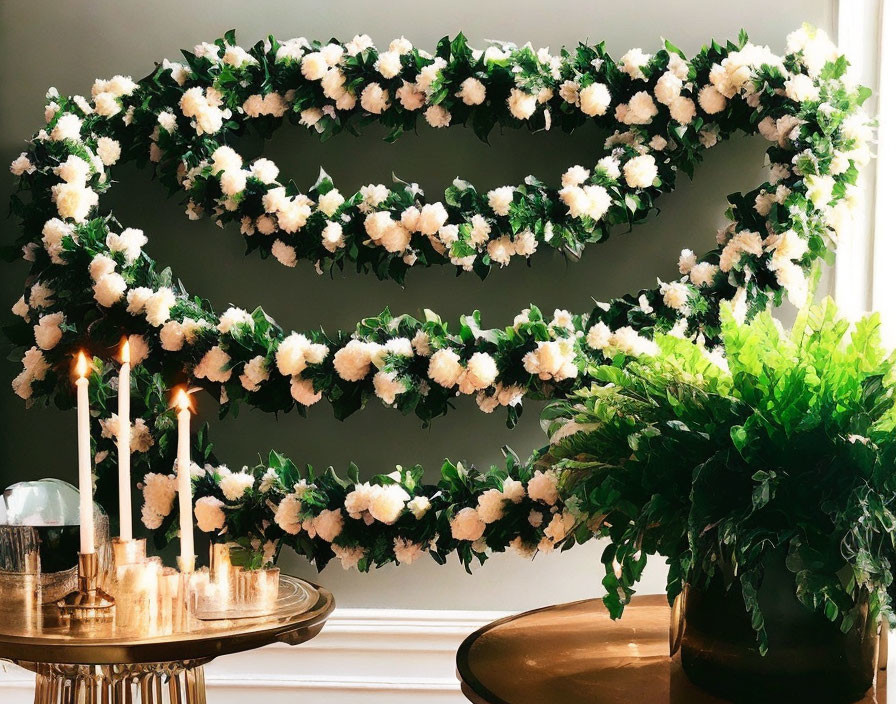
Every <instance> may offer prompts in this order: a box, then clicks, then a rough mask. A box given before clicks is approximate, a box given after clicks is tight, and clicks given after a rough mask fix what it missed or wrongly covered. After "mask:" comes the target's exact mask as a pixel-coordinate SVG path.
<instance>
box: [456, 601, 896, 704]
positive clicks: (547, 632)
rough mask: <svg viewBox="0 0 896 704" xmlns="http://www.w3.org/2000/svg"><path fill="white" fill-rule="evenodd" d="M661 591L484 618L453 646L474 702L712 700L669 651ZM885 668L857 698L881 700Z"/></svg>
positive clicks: (700, 703) (701, 703) (686, 703)
mask: <svg viewBox="0 0 896 704" xmlns="http://www.w3.org/2000/svg"><path fill="white" fill-rule="evenodd" d="M669 620H670V609H669V605H668V603H667V602H666V597H665V596H642V597H635V598H634V599H633V600H632V603H631V604H630V605H629V606H627V607H626V609H625V614H624V615H623V617H622V618H621V619H620V620H618V621H613V620H612V619H610V616H609V614H608V613H607V610H606V608H605V607H604V605H603V604H602V603H601V602H600V600H599V599H589V600H588V601H577V602H573V603H571V604H560V605H559V606H550V607H547V608H544V609H538V610H536V611H529V612H527V613H523V614H519V615H518V616H510V617H508V618H504V619H501V620H499V621H495V622H494V623H490V624H489V625H487V626H485V627H484V628H481V629H479V630H478V631H476V632H475V633H473V634H472V635H470V636H469V637H468V638H467V639H466V640H465V641H464V642H463V643H462V644H461V646H460V649H459V650H458V651H457V677H458V679H459V680H460V683H461V691H463V693H464V695H465V696H466V697H467V699H469V700H470V701H471V702H474V704H555V703H556V704H580V703H581V704H585V703H586V702H587V704H633V703H634V702H637V703H638V704H660V703H662V704H670V703H679V702H680V703H681V704H717V703H719V702H721V701H722V700H720V699H717V698H715V697H712V696H710V695H708V694H706V693H704V692H703V691H701V690H699V689H697V688H696V687H695V686H694V685H692V684H691V683H690V682H689V681H688V679H687V677H686V676H685V674H684V672H683V671H682V669H681V665H680V663H679V661H678V658H671V657H669ZM886 689H887V686H886V671H884V670H881V671H879V672H878V674H877V685H876V687H875V689H874V690H872V691H870V692H869V693H868V694H867V695H866V697H865V699H863V700H862V701H863V702H867V703H869V704H870V703H871V702H876V703H878V704H882V703H883V702H885V701H886V698H887V695H886Z"/></svg>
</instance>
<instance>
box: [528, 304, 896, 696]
mask: <svg viewBox="0 0 896 704" xmlns="http://www.w3.org/2000/svg"><path fill="white" fill-rule="evenodd" d="M879 327H880V322H879V319H878V317H877V316H876V315H871V316H868V317H865V318H863V319H862V320H860V321H859V322H858V323H856V324H855V325H854V326H851V325H850V324H849V323H848V322H847V321H845V320H843V319H841V318H839V317H838V316H837V311H836V308H835V306H834V304H833V302H831V301H830V300H826V301H824V302H823V303H822V304H821V305H819V306H816V307H812V308H809V309H806V310H804V311H802V312H801V313H800V314H799V316H798V318H797V320H796V322H795V324H794V326H793V329H792V331H791V332H790V333H787V332H785V331H784V330H783V328H782V326H781V325H780V323H778V322H777V321H776V320H775V319H774V318H773V317H772V316H771V315H770V314H768V313H763V314H761V315H759V316H757V317H756V318H754V319H753V320H752V321H751V322H749V323H739V322H737V321H736V320H734V319H733V316H732V314H731V312H730V311H728V310H726V311H725V313H724V314H723V322H722V346H721V347H720V348H718V349H717V350H715V351H713V352H711V353H710V352H708V351H707V350H706V349H705V348H704V347H703V345H701V344H700V342H699V341H689V340H684V339H678V338H676V337H672V336H668V335H659V336H657V340H656V341H657V345H658V348H659V354H656V355H655V356H644V357H642V358H640V359H639V360H637V361H636V362H633V363H628V364H626V365H625V366H623V365H622V364H618V365H611V366H604V367H600V368H596V369H593V370H591V373H592V375H593V377H594V384H593V385H592V386H591V387H590V388H587V389H583V390H581V391H580V392H578V393H577V395H576V396H575V397H574V398H572V399H571V400H570V401H568V402H564V403H562V404H557V405H555V406H553V407H551V408H550V409H549V410H548V412H547V415H546V417H547V418H548V425H549V426H550V427H549V430H550V431H551V433H552V438H553V443H552V446H551V448H550V449H549V451H548V454H547V455H546V456H544V457H542V458H541V460H540V461H541V462H549V463H551V464H552V465H554V466H555V467H556V468H558V469H560V470H561V476H563V477H564V483H565V488H566V491H567V492H568V493H569V494H570V495H571V496H572V497H574V498H573V501H574V502H575V503H576V504H577V505H578V509H579V510H580V511H581V513H582V514H583V516H585V517H586V518H587V520H588V521H589V525H590V526H591V528H592V529H593V530H595V531H597V532H599V533H600V534H602V535H603V536H606V537H607V538H609V544H608V545H607V548H606V550H605V552H604V555H603V562H604V564H605V566H606V577H605V578H604V585H605V587H606V588H607V592H608V593H607V596H606V598H605V602H606V604H607V606H608V608H609V610H610V612H611V614H612V615H613V616H614V617H618V616H619V615H621V613H622V611H623V608H624V605H625V604H626V603H627V602H628V600H629V598H630V597H631V595H632V594H633V587H634V585H635V583H636V582H637V581H638V579H639V578H640V577H641V574H642V571H643V569H644V566H645V563H646V556H647V555H648V554H651V553H658V554H660V555H663V556H664V557H665V558H666V559H667V562H668V565H669V577H668V584H667V591H668V596H669V599H670V603H672V602H673V601H674V600H675V599H676V598H679V599H682V601H681V602H680V604H679V606H680V612H681V614H682V618H681V623H680V626H681V632H680V634H679V635H680V650H681V658H682V664H683V667H684V669H685V672H686V673H687V674H688V676H689V677H690V678H691V679H692V680H693V681H695V682H697V683H698V684H700V685H702V686H704V687H705V688H708V689H710V690H711V691H713V692H715V693H716V694H720V695H722V696H726V697H729V698H733V699H737V700H748V701H766V700H767V698H768V697H772V698H774V699H775V701H778V698H780V697H782V696H785V697H790V698H791V699H790V700H793V699H794V698H796V699H798V700H800V701H802V700H803V698H805V697H816V699H813V701H831V700H832V698H833V699H834V700H838V701H849V700H853V699H857V698H860V697H861V696H862V694H863V693H864V692H865V691H866V690H867V689H868V688H869V687H870V686H871V684H872V682H873V677H874V672H875V661H876V656H877V638H878V630H879V624H880V623H881V620H882V619H887V618H891V617H892V611H891V598H892V595H893V593H894V588H893V584H892V582H893V579H892V569H893V567H892V565H893V564H894V563H896V544H894V528H896V512H894V503H896V442H894V432H893V430H894V421H896V405H894V397H893V390H894V365H896V361H894V357H893V356H891V355H889V354H887V353H886V352H885V351H884V350H883V348H882V347H881V344H880V334H879ZM673 625H675V624H673Z"/></svg>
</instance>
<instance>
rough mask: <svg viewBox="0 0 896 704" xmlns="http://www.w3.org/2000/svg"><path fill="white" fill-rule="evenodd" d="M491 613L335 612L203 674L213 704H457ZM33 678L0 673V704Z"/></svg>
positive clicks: (14, 703) (16, 697)
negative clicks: (254, 701)
mask: <svg viewBox="0 0 896 704" xmlns="http://www.w3.org/2000/svg"><path fill="white" fill-rule="evenodd" d="M506 615H507V614H506V613H503V612H494V611H405V610H396V609H336V611H335V612H334V613H333V616H332V617H331V618H330V620H329V621H328V622H327V625H326V626H325V627H324V630H323V631H322V632H321V634H320V635H319V636H318V637H317V638H314V639H313V640H311V641H309V642H308V643H304V644H302V645H299V646H296V647H290V646H287V645H281V644H277V645H271V646H268V647H266V648H261V649H259V650H255V651H251V652H248V653H239V654H237V655H226V656H224V657H221V658H218V659H217V660H215V661H213V662H212V663H210V664H209V665H207V666H206V681H207V686H208V692H209V701H210V702H211V704H245V702H246V698H247V697H249V696H252V697H258V696H259V695H261V696H263V698H264V702H265V704H295V703H296V702H300V701H309V702H311V701H313V702H315V704H461V703H462V702H465V701H466V700H465V699H464V698H463V696H461V694H460V687H459V685H458V683H457V680H456V678H455V674H454V655H455V653H456V651H457V648H458V646H459V645H460V643H461V641H462V640H463V639H464V638H465V637H466V636H467V635H469V634H470V633H472V632H473V631H475V630H476V629H477V628H480V627H481V626H483V625H485V624H486V623H488V622H490V621H493V620H494V619H496V618H501V617H502V616H506ZM33 682H34V678H33V676H32V675H31V674H30V673H28V672H26V671H25V670H22V669H21V668H19V667H16V666H14V665H9V664H5V665H0V702H3V704H30V702H31V701H32V697H33Z"/></svg>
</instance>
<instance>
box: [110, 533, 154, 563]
mask: <svg viewBox="0 0 896 704" xmlns="http://www.w3.org/2000/svg"><path fill="white" fill-rule="evenodd" d="M112 557H113V559H114V560H115V567H116V568H118V567H122V566H124V565H138V564H140V563H143V562H145V561H146V538H131V539H130V540H122V539H121V538H115V539H114V540H113V541H112Z"/></svg>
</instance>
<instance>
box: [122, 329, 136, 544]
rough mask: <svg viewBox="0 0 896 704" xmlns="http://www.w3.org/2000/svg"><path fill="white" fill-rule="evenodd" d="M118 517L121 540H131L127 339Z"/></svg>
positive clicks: (128, 354)
mask: <svg viewBox="0 0 896 704" xmlns="http://www.w3.org/2000/svg"><path fill="white" fill-rule="evenodd" d="M118 515H119V520H120V522H121V528H120V529H119V535H120V537H121V539H122V540H131V538H132V537H133V530H132V526H131V349H130V345H129V344H128V341H127V339H125V340H124V342H123V343H122V345H121V371H120V372H119V373H118Z"/></svg>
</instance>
